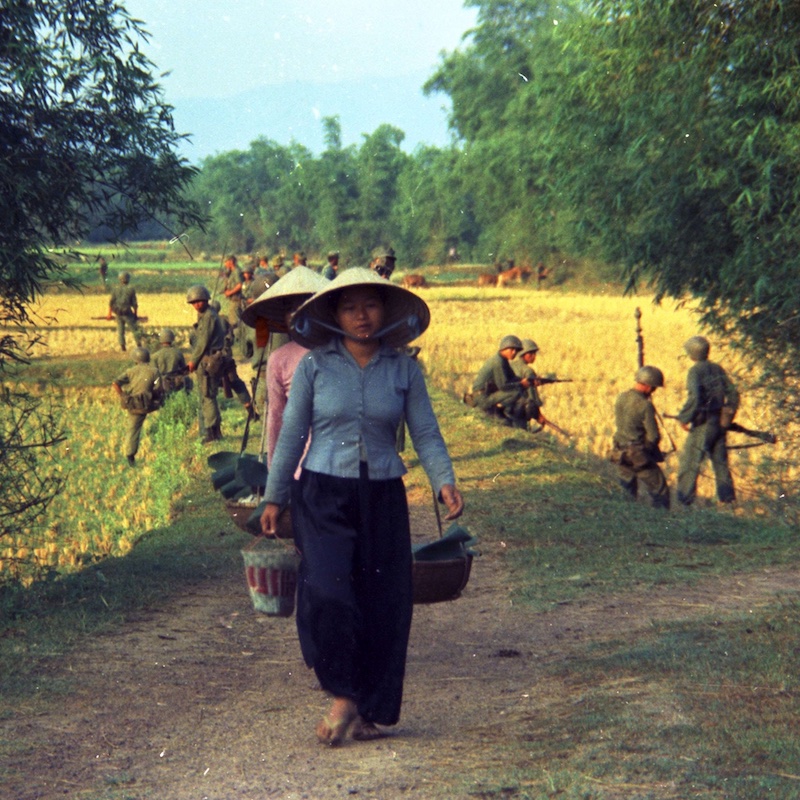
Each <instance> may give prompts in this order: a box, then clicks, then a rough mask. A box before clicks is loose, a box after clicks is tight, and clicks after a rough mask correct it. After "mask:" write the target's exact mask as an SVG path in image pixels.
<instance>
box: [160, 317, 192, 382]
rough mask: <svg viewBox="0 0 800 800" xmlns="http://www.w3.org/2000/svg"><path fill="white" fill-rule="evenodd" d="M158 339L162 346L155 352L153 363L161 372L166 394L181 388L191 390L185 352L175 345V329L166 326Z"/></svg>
mask: <svg viewBox="0 0 800 800" xmlns="http://www.w3.org/2000/svg"><path fill="white" fill-rule="evenodd" d="M158 340H159V345H160V346H159V348H158V350H156V352H155V353H154V354H153V365H154V366H155V368H156V369H157V370H158V371H159V373H160V374H161V384H162V386H163V388H164V394H165V395H169V394H171V393H172V392H177V391H178V390H179V389H185V390H186V391H189V390H190V389H191V383H190V381H189V378H187V377H186V376H187V374H188V372H189V368H188V367H187V366H186V359H185V358H184V357H183V353H182V352H181V351H180V350H179V349H178V348H177V347H175V331H174V330H172V328H164V330H162V331H161V335H160V336H159V337H158Z"/></svg>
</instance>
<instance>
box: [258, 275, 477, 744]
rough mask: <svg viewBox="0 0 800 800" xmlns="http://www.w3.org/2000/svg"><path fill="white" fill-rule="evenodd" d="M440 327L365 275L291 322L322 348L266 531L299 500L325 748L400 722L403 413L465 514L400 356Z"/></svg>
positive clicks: (435, 481)
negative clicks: (398, 446)
mask: <svg viewBox="0 0 800 800" xmlns="http://www.w3.org/2000/svg"><path fill="white" fill-rule="evenodd" d="M429 322H430V312H429V311H428V307H427V305H426V304H425V302H424V301H423V300H422V299H421V298H419V297H418V296H417V295H416V294H414V293H413V292H411V291H408V290H406V289H403V288H402V287H400V286H397V285H393V284H390V283H389V282H388V281H386V280H385V279H384V278H382V277H380V276H379V275H378V274H377V273H376V272H374V271H372V270H370V269H365V268H363V267H354V268H351V269H348V270H345V271H344V272H342V274H341V275H339V276H338V277H337V278H335V279H334V280H332V281H330V282H328V285H327V286H326V288H325V289H323V290H322V291H320V292H317V294H315V295H314V296H313V297H311V298H310V299H309V300H307V301H306V302H305V303H304V304H303V305H302V306H301V307H300V309H298V311H297V312H296V313H295V315H294V317H293V319H292V331H293V333H292V336H293V337H294V338H295V341H297V342H298V343H299V344H300V345H303V346H305V347H309V348H313V349H312V350H311V352H309V353H307V354H306V355H305V356H304V357H303V358H302V359H301V361H300V363H299V364H298V366H297V369H296V370H295V373H294V378H293V379H292V387H291V391H290V393H289V402H288V404H287V406H286V410H285V412H284V416H283V427H282V428H281V433H280V437H279V439H278V444H277V447H276V448H275V453H274V456H273V460H272V469H271V470H270V471H269V477H268V478H267V488H266V493H265V499H266V501H267V505H266V507H265V510H264V513H263V515H262V518H261V524H262V530H263V531H264V533H265V534H271V533H274V532H275V531H276V524H277V519H278V516H279V514H280V512H281V510H282V508H283V507H285V506H286V504H287V503H288V502H289V498H290V497H291V508H292V524H293V528H294V536H295V545H296V546H297V549H298V551H299V553H300V555H301V561H300V567H299V573H298V593H297V630H298V634H299V639H300V647H301V650H302V653H303V656H304V658H305V661H306V664H308V665H309V666H310V667H313V668H314V671H315V672H316V675H317V678H318V679H319V682H320V684H321V685H322V688H323V689H324V690H325V691H326V692H328V693H329V694H330V695H331V696H332V697H333V703H332V705H331V707H330V710H329V711H328V713H327V714H326V715H325V716H324V717H323V718H322V720H321V721H320V722H319V724H318V725H317V727H316V734H317V738H318V740H319V741H320V742H321V743H323V744H326V745H338V744H340V743H341V742H342V741H343V740H344V739H345V737H346V736H347V735H348V733H349V735H350V736H351V737H352V738H354V739H357V740H364V739H374V738H376V737H378V736H381V735H382V732H381V730H380V729H379V728H378V727H377V725H393V724H395V723H396V722H397V721H398V719H399V717H400V707H401V703H402V695H403V678H404V673H405V663H406V651H407V648H408V636H409V630H410V627H411V614H412V582H411V578H412V554H411V539H410V532H409V517H408V505H407V501H406V492H405V487H404V485H403V480H402V476H403V474H404V473H405V472H406V468H405V465H404V464H403V461H402V459H401V458H400V457H399V456H398V454H397V451H396V450H395V433H396V430H397V424H398V420H399V419H400V417H401V415H402V414H404V413H405V417H406V420H407V423H408V428H409V431H410V433H411V437H412V440H413V443H414V446H415V448H416V450H417V454H418V456H419V459H420V462H421V463H422V465H423V467H424V469H425V472H426V473H427V475H428V478H429V479H430V481H431V484H432V485H433V487H434V491H435V492H436V495H437V497H438V498H439V500H440V501H441V502H443V503H444V504H445V506H446V507H447V512H448V513H447V516H446V519H455V518H456V517H458V516H460V515H461V513H462V511H463V508H464V501H463V498H462V497H461V493H460V492H459V491H458V489H457V488H456V484H455V475H454V473H453V466H452V463H451V461H450V457H449V455H448V453H447V448H446V446H445V443H444V440H443V438H442V435H441V432H440V430H439V425H438V423H437V421H436V417H435V415H434V413H433V408H432V407H431V402H430V398H429V397H428V391H427V388H426V386H425V380H424V378H423V377H422V372H421V371H420V368H419V366H418V365H417V364H416V362H415V361H414V360H413V359H411V358H409V357H408V356H407V355H405V354H404V353H403V352H400V351H399V349H398V348H402V347H404V346H405V345H407V344H408V343H409V342H410V341H412V340H413V339H415V338H416V337H418V336H419V335H420V334H421V333H422V332H423V331H424V330H425V329H426V328H427V327H428V324H429ZM309 431H310V437H311V443H310V445H309V448H308V452H307V454H306V457H305V460H304V461H303V469H302V472H301V474H300V477H299V479H298V480H293V475H294V472H295V470H296V468H297V466H298V464H299V462H300V458H301V456H302V454H303V450H304V448H305V446H306V442H307V440H308V438H309Z"/></svg>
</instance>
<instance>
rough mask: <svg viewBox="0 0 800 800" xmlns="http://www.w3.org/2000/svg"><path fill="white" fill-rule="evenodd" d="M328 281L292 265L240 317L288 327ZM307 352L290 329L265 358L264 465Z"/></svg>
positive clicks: (275, 327)
mask: <svg viewBox="0 0 800 800" xmlns="http://www.w3.org/2000/svg"><path fill="white" fill-rule="evenodd" d="M327 285H328V281H327V280H326V279H325V278H323V277H322V275H320V274H319V273H317V272H314V270H312V269H309V268H308V267H303V266H299V267H295V268H294V269H293V270H292V271H291V272H289V273H287V274H286V275H284V276H283V277H282V278H279V279H278V280H277V281H275V283H274V284H273V285H272V286H270V287H269V288H268V289H267V290H266V291H265V292H263V293H262V294H261V295H259V296H258V298H256V299H255V300H254V301H253V302H252V303H251V304H250V305H249V306H248V307H247V308H246V309H245V310H244V311H243V312H242V321H243V322H244V323H245V324H246V325H250V326H251V327H253V328H257V326H258V324H259V320H264V321H266V323H267V325H268V326H269V327H270V328H271V329H272V330H279V329H281V330H288V326H289V319H290V318H291V316H292V314H293V313H294V312H295V311H296V310H297V309H298V308H299V307H300V306H301V305H302V304H303V303H304V302H305V301H306V300H308V298H309V297H311V296H312V295H313V294H314V293H315V292H318V291H319V290H320V289H324V288H325V287H326V286H327ZM307 352H308V348H306V347H304V346H303V345H301V344H299V343H298V342H296V341H294V340H293V338H292V333H291V331H290V332H289V341H288V342H286V344H284V345H282V346H281V347H278V348H277V349H276V350H274V351H273V352H272V353H271V354H270V356H269V360H268V361H267V375H266V387H267V467H270V466H271V465H272V457H273V455H274V453H275V446H276V444H277V443H278V435H279V434H280V431H281V425H282V424H283V411H284V409H285V408H286V403H287V401H288V399H289V387H290V386H291V384H292V377H293V376H294V371H295V369H296V368H297V365H298V363H299V362H300V359H301V358H302V357H303V356H304V355H305V354H306V353H307Z"/></svg>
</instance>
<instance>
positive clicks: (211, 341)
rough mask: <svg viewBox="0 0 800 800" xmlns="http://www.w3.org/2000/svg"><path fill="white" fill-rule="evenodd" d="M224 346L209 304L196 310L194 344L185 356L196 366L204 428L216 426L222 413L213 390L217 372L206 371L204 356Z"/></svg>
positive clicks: (216, 386)
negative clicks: (202, 309) (202, 308)
mask: <svg viewBox="0 0 800 800" xmlns="http://www.w3.org/2000/svg"><path fill="white" fill-rule="evenodd" d="M224 348H225V328H224V327H223V324H222V320H221V319H220V318H219V317H218V316H217V312H216V311H214V309H213V308H206V310H205V311H200V312H198V314H197V328H196V330H195V336H194V345H193V347H192V354H191V356H190V357H189V360H190V361H191V362H192V363H193V364H194V365H195V368H196V370H197V389H198V391H199V392H200V412H201V415H202V420H201V421H202V423H203V426H204V429H205V431H208V430H209V429H212V428H219V425H220V423H221V422H222V417H221V415H220V413H219V404H218V403H217V393H218V392H219V386H220V376H219V375H211V374H209V372H208V366H207V364H208V357H209V356H210V355H212V354H214V353H217V352H219V351H221V350H224Z"/></svg>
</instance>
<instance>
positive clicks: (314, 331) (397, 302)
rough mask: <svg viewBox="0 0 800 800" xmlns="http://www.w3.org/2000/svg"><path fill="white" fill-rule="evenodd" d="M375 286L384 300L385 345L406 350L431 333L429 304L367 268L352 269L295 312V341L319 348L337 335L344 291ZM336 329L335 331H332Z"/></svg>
mask: <svg viewBox="0 0 800 800" xmlns="http://www.w3.org/2000/svg"><path fill="white" fill-rule="evenodd" d="M356 286H374V287H375V288H377V289H378V290H379V291H380V293H381V295H382V297H383V301H384V320H383V328H382V330H385V331H386V333H385V334H384V335H383V336H381V337H380V340H381V342H382V343H383V344H386V345H389V346H390V347H403V346H404V345H407V344H408V343H409V342H412V341H414V339H416V338H417V337H419V336H421V335H422V333H423V332H424V331H425V330H427V328H428V325H430V322H431V312H430V310H429V309H428V306H427V304H426V303H425V301H424V300H423V299H422V298H421V297H420V296H419V295H417V294H415V293H414V292H411V291H409V290H408V289H404V288H403V287H402V286H398V285H397V284H395V283H390V282H389V281H388V280H386V278H382V277H381V276H380V275H378V273H377V272H375V271H374V270H371V269H367V268H366V267H351V268H350V269H347V270H344V271H343V272H341V273H339V275H337V276H336V277H335V278H334V279H333V280H332V281H327V286H326V287H325V288H324V289H322V290H321V291H319V292H317V293H316V294H315V295H314V296H313V297H310V298H309V299H308V300H306V301H305V303H303V305H302V306H300V308H299V309H298V310H297V311H296V312H295V314H294V317H293V318H292V321H291V324H290V327H291V329H292V339H293V340H294V341H295V342H297V343H298V344H301V345H303V347H308V348H309V349H310V348H312V347H318V346H319V345H321V344H325V343H326V342H328V341H329V340H330V339H331V338H332V337H333V336H336V335H337V334H336V330H337V329H338V326H337V324H336V319H335V318H334V308H333V303H332V298H333V297H334V296H335V295H336V294H337V293H338V292H341V291H342V290H344V289H350V288H353V287H356ZM331 328H333V329H334V330H331Z"/></svg>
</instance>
